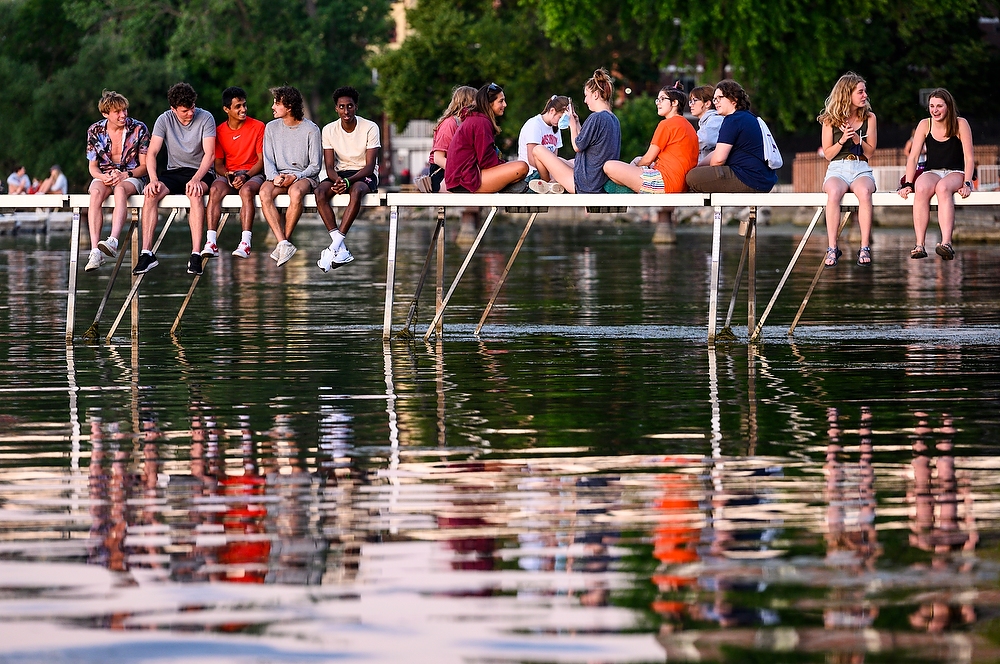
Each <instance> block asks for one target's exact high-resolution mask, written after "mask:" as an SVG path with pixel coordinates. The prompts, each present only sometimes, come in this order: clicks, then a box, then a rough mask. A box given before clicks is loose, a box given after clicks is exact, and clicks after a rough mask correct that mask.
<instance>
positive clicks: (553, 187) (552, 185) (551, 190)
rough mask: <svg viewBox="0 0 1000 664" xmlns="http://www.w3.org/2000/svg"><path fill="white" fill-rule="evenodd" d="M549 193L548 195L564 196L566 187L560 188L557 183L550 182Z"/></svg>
mask: <svg viewBox="0 0 1000 664" xmlns="http://www.w3.org/2000/svg"><path fill="white" fill-rule="evenodd" d="M549 193H550V194H565V193H566V187H564V186H562V185H561V184H559V183H558V182H550V183H549Z"/></svg>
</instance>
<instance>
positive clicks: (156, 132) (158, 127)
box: [153, 108, 215, 171]
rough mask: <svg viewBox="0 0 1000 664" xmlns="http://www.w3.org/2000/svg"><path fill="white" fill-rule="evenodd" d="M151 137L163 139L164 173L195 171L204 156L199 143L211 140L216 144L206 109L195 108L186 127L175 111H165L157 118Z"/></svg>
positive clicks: (209, 114)
mask: <svg viewBox="0 0 1000 664" xmlns="http://www.w3.org/2000/svg"><path fill="white" fill-rule="evenodd" d="M153 136H159V137H160V138H162V139H163V144H164V146H165V147H166V148H167V170H171V171H172V170H174V169H175V168H198V167H199V166H201V160H202V157H204V156H205V146H204V145H203V144H202V141H203V140H204V139H206V138H211V139H213V140H212V143H213V145H214V143H215V118H214V117H212V114H211V113H209V112H208V111H206V110H205V109H203V108H195V109H194V117H193V118H191V122H190V123H189V124H188V125H187V126H186V127H185V126H184V125H182V124H181V122H180V120H178V119H177V116H176V115H174V112H173V111H171V110H169V109H168V110H166V111H164V112H163V113H161V114H160V117H158V118H156V124H154V125H153ZM213 151H214V148H213ZM209 170H211V168H210V169H209Z"/></svg>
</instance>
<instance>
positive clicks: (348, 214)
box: [340, 161, 528, 235]
mask: <svg viewBox="0 0 1000 664" xmlns="http://www.w3.org/2000/svg"><path fill="white" fill-rule="evenodd" d="M512 163H518V164H523V163H524V162H522V161H518V162H512ZM527 174H528V170H527V169H525V171H524V175H522V176H520V177H522V178H523V177H524V176H525V175H527ZM517 179H518V178H514V180H517ZM514 180H511V182H513V181H514ZM500 188H501V189H503V187H500ZM369 192H371V189H369V188H368V185H366V184H365V183H364V182H355V183H354V184H353V185H351V200H350V202H349V203H348V204H347V208H346V209H345V210H344V214H343V216H342V217H341V218H340V234H341V235H347V231H349V230H351V224H353V223H354V220H355V219H357V217H358V213H359V212H361V199H362V198H363V197H364V196H365V195H367V194H368V193H369Z"/></svg>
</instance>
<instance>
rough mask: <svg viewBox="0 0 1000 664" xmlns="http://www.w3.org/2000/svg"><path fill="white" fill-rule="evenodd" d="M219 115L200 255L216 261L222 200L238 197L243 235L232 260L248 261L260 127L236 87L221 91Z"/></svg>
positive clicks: (259, 180) (259, 170)
mask: <svg viewBox="0 0 1000 664" xmlns="http://www.w3.org/2000/svg"><path fill="white" fill-rule="evenodd" d="M222 111H223V113H225V114H226V121H225V122H223V123H221V124H219V126H218V127H216V128H215V174H216V175H217V176H218V177H217V178H216V179H215V181H214V182H213V183H212V186H211V188H210V189H209V190H208V231H206V235H207V237H206V239H205V247H204V248H203V249H202V250H201V255H202V256H212V257H218V255H219V245H218V229H219V220H220V219H221V218H222V199H223V198H225V197H226V196H228V195H229V194H239V195H240V228H241V229H242V233H243V235H242V237H241V238H240V243H239V245H237V247H236V249H235V250H234V251H233V256H236V257H238V258H249V257H250V242H251V240H252V238H253V233H252V229H253V218H254V215H256V214H257V203H256V200H255V199H254V197H255V196H256V195H257V192H258V191H260V186H261V185H262V184H264V123H263V122H261V121H260V120H257V119H254V118H251V117H248V116H247V93H246V91H245V90H244V89H243V88H240V87H237V86H231V87H228V88H226V89H225V90H223V91H222Z"/></svg>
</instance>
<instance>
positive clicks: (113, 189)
mask: <svg viewBox="0 0 1000 664" xmlns="http://www.w3.org/2000/svg"><path fill="white" fill-rule="evenodd" d="M97 110H98V111H100V113H101V115H103V116H104V119H103V120H98V121H97V122H95V123H94V124H92V125H90V128H89V129H87V160H88V162H89V163H88V169H89V171H90V176H91V177H92V178H93V180H92V181H91V183H90V188H89V191H90V206H89V207H88V208H87V225H88V226H89V230H90V259H89V260H88V261H87V267H86V268H85V269H86V271H87V272H90V271H93V270H96V269H97V268H99V267H101V265H103V264H104V262H105V258H104V256H110V257H111V258H117V257H118V238H119V237H120V236H121V232H122V228H124V226H125V216H126V215H127V213H128V197H129V196H134V195H136V194H138V193H139V192H141V191H142V190H143V188H144V187H145V186H146V183H147V182H148V180H147V178H146V154H147V151H148V150H149V138H150V137H149V129H147V128H146V125H145V124H144V123H143V122H140V121H139V120H136V119H135V118H133V117H132V116H130V115H129V114H128V99H126V98H125V96H124V95H121V94H118V93H117V92H115V91H114V90H105V91H104V92H103V93H102V94H101V100H100V101H99V102H97ZM112 195H113V196H114V197H115V207H114V210H112V212H111V234H110V235H109V236H108V237H107V239H106V240H101V231H102V230H103V228H104V207H103V206H104V201H105V200H107V198H108V196H112Z"/></svg>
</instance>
